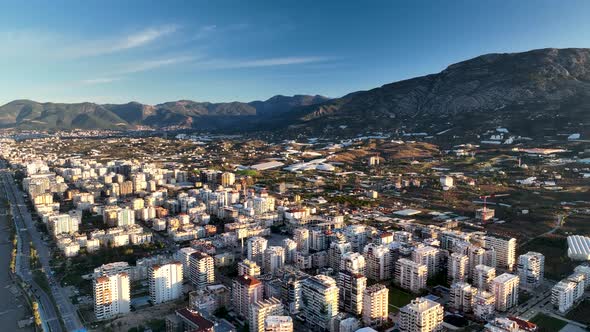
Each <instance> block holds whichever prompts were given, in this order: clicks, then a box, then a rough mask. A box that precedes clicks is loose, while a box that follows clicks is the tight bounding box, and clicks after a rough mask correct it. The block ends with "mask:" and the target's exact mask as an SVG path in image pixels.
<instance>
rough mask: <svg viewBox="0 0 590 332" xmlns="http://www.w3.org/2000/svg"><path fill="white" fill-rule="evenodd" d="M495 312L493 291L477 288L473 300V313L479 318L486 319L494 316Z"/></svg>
mask: <svg viewBox="0 0 590 332" xmlns="http://www.w3.org/2000/svg"><path fill="white" fill-rule="evenodd" d="M495 312H496V297H495V296H494V294H493V293H491V292H488V291H485V290H478V292H477V294H475V297H474V300H473V315H474V316H475V317H477V318H479V319H480V320H483V321H487V320H490V319H491V318H492V317H494V314H495Z"/></svg>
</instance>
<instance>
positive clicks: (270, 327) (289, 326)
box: [264, 316, 293, 332]
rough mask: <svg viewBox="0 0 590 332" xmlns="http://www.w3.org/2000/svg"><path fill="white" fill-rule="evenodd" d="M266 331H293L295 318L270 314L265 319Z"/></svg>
mask: <svg viewBox="0 0 590 332" xmlns="http://www.w3.org/2000/svg"><path fill="white" fill-rule="evenodd" d="M264 332H293V319H292V318H291V317H289V316H268V317H266V319H265V320H264Z"/></svg>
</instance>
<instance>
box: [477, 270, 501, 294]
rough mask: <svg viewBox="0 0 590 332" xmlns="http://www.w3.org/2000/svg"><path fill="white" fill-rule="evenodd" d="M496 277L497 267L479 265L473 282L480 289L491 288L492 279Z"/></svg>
mask: <svg viewBox="0 0 590 332" xmlns="http://www.w3.org/2000/svg"><path fill="white" fill-rule="evenodd" d="M494 278H496V269H495V268H493V267H491V266H487V265H482V264H480V265H477V266H476V267H475V274H474V275H473V284H474V285H475V287H477V288H478V289H479V290H487V291H489V290H490V289H491V285H492V281H493V280H494Z"/></svg>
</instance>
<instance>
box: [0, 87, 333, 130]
mask: <svg viewBox="0 0 590 332" xmlns="http://www.w3.org/2000/svg"><path fill="white" fill-rule="evenodd" d="M326 100H328V98H326V97H322V96H305V95H296V96H293V97H287V96H275V97H272V98H270V99H268V100H266V101H253V102H251V103H241V102H230V103H209V102H196V101H191V100H179V101H173V102H166V103H162V104H158V105H145V104H140V103H137V102H130V103H127V104H103V105H100V104H94V103H75V104H63V103H39V102H35V101H32V100H15V101H12V102H10V103H8V104H6V105H3V106H0V127H2V128H20V129H42V130H43V129H47V130H51V129H74V128H76V129H78V128H80V129H90V128H95V129H121V130H124V129H130V128H133V127H134V126H138V125H142V126H150V127H154V128H162V127H168V126H181V127H192V128H207V129H220V128H221V129H223V128H229V127H230V126H233V125H238V124H239V121H244V118H248V119H246V122H245V123H249V122H248V121H250V122H252V123H255V122H256V119H259V118H262V117H264V118H272V117H275V116H278V115H280V114H284V113H287V112H289V111H290V110H292V109H293V108H296V107H301V106H309V105H313V104H314V103H318V102H323V101H326ZM261 120H262V121H265V120H266V119H261Z"/></svg>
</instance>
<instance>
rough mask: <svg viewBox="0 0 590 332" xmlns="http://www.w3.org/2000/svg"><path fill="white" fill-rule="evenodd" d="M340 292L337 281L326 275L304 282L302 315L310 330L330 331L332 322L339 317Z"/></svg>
mask: <svg viewBox="0 0 590 332" xmlns="http://www.w3.org/2000/svg"><path fill="white" fill-rule="evenodd" d="M338 292H339V290H338V285H337V284H336V280H334V279H332V278H330V277H328V276H325V275H321V274H320V275H316V276H313V277H310V278H307V279H305V280H304V281H303V282H302V294H301V296H302V301H303V312H302V314H303V317H305V320H306V323H307V324H308V326H309V327H310V328H312V329H313V330H321V331H325V330H327V329H328V326H329V323H330V320H331V319H332V318H333V317H334V316H336V315H338Z"/></svg>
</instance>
